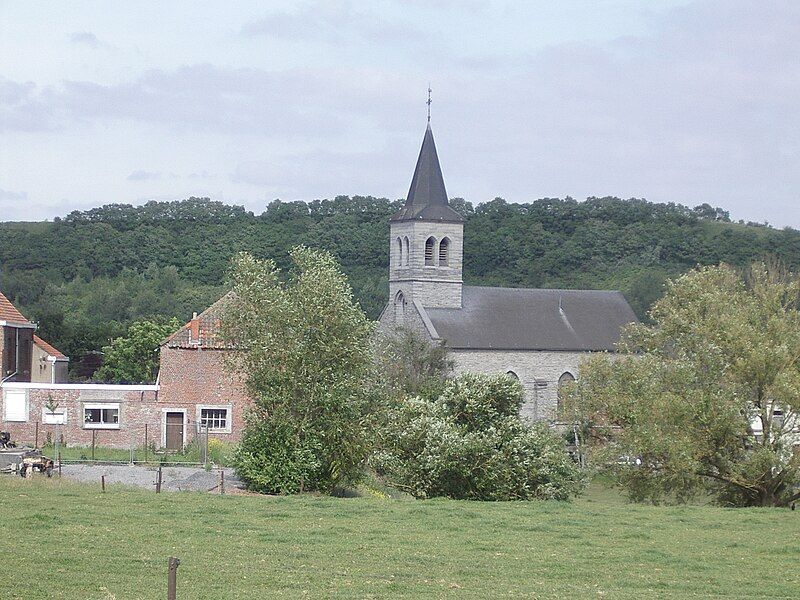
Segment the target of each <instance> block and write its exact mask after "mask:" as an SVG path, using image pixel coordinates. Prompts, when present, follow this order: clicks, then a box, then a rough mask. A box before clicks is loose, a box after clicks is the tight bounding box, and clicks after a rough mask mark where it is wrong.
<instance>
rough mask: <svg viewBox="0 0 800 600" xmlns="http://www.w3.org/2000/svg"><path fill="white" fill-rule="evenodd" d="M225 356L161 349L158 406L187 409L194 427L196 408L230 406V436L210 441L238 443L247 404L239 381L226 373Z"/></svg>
mask: <svg viewBox="0 0 800 600" xmlns="http://www.w3.org/2000/svg"><path fill="white" fill-rule="evenodd" d="M225 353H226V352H225V350H219V349H208V348H205V349H200V348H197V347H194V348H170V347H169V346H162V348H161V363H160V368H159V373H158V384H159V388H160V389H159V394H158V402H159V404H160V406H162V407H170V408H185V409H187V418H188V419H189V420H190V422H191V423H192V424H196V420H197V414H196V413H197V407H198V406H202V405H210V406H230V408H231V413H230V415H231V419H232V421H231V428H230V429H231V432H230V433H219V434H212V435H211V436H210V437H217V438H219V439H221V440H224V441H239V439H241V434H242V428H243V427H244V413H245V410H246V408H247V406H248V405H249V404H250V403H251V400H250V398H249V397H248V396H247V394H246V393H245V391H244V387H243V385H242V383H241V380H240V379H239V378H237V377H234V376H232V375H231V374H230V373H228V371H227V370H226V368H225V365H224V357H225ZM195 430H196V425H195Z"/></svg>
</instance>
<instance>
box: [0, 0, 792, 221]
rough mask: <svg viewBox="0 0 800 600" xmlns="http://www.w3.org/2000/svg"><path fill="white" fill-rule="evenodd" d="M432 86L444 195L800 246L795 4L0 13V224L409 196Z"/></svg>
mask: <svg viewBox="0 0 800 600" xmlns="http://www.w3.org/2000/svg"><path fill="white" fill-rule="evenodd" d="M212 4H213V6H212ZM429 81H430V82H431V85H432V87H433V106H432V113H433V118H432V125H433V129H434V133H435V134H436V140H437V146H438V149H439V156H440V159H441V162H442V166H443V169H444V174H445V181H446V183H447V188H448V192H449V194H450V196H451V197H452V196H461V197H464V198H466V199H468V200H470V201H472V202H475V203H477V202H482V201H486V200H489V199H491V198H493V197H495V196H502V197H504V198H506V199H507V200H509V201H513V202H526V201H530V200H533V199H536V198H540V197H546V196H550V197H552V196H559V197H563V196H566V195H571V196H573V197H575V198H579V199H583V198H585V197H586V196H590V195H594V196H602V195H616V196H622V197H630V196H636V197H644V198H647V199H649V200H652V201H657V202H670V201H672V202H680V203H683V204H688V205H691V206H694V205H696V204H700V203H703V202H708V203H710V204H712V205H715V206H723V207H725V208H727V209H729V210H730V211H731V216H732V217H733V218H735V219H745V220H753V221H765V220H766V221H769V222H770V223H772V224H773V225H775V226H786V225H789V226H793V227H800V108H799V107H800V2H797V1H796V0H783V1H771V0H752V1H749V2H745V1H740V0H717V1H715V0H708V1H706V0H702V1H696V2H689V1H685V0H684V1H678V0H648V1H647V2H642V1H635V0H627V1H625V0H574V1H566V0H565V1H564V2H551V1H550V0H541V1H531V2H519V1H512V2H501V1H491V0H462V1H458V0H450V1H448V0H416V1H399V0H398V1H388V0H384V1H373V2H368V3H367V2H347V1H341V2H340V1H329V2H307V3H300V2H272V3H270V2H263V1H261V2H232V1H226V2H216V3H211V2H205V3H199V2H147V1H142V0H137V1H136V2H114V3H111V2H105V1H98V2H79V1H72V2H35V3H34V2H22V1H19V2H11V1H7V0H0V220H34V219H44V218H52V217H54V216H56V215H64V214H66V213H68V212H69V211H71V210H75V209H85V208H89V207H93V206H98V205H100V204H105V203H110V202H129V203H142V202H145V201H147V200H149V199H177V198H185V197H188V196H192V195H194V196H210V197H211V198H214V199H218V200H223V201H225V202H228V203H235V204H243V205H245V206H246V207H247V208H249V209H251V210H254V211H256V212H261V211H262V210H263V209H264V207H265V205H266V204H267V203H268V202H269V201H270V200H272V199H274V198H281V199H284V200H293V199H305V200H311V199H314V198H321V197H332V196H335V195H337V194H372V195H379V196H388V197H392V198H397V197H402V196H405V193H406V191H407V187H408V184H409V181H410V178H411V174H412V171H413V167H414V161H415V159H416V154H417V152H418V151H419V144H420V143H421V140H422V134H423V132H424V128H425V109H426V107H425V99H426V90H427V87H428V82H429Z"/></svg>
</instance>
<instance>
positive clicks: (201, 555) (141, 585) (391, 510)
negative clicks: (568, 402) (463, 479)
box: [0, 475, 800, 600]
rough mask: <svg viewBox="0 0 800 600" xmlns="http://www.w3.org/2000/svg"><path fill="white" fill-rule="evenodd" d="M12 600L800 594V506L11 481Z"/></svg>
mask: <svg viewBox="0 0 800 600" xmlns="http://www.w3.org/2000/svg"><path fill="white" fill-rule="evenodd" d="M0 532H2V536H1V539H0V544H1V545H0V590H1V591H2V595H3V597H4V598H25V599H28V598H68V599H70V600H75V599H79V600H80V599H95V598H97V599H101V598H102V599H112V598H113V599H118V600H121V599H127V598H160V599H161V598H165V597H166V589H165V588H166V567H167V558H168V557H169V556H170V555H174V556H178V557H180V559H181V566H180V569H179V573H178V598H186V599H188V598H191V599H199V598H214V599H217V598H219V599H223V598H224V599H227V598H275V597H285V598H302V597H316V598H330V597H333V598H386V597H392V598H394V597H407V598H412V597H413V598H418V597H431V598H569V599H575V598H659V597H663V598H667V597H669V598H711V597H713V598H718V597H723V596H724V597H730V598H767V597H769V598H800V512H791V511H788V510H777V509H739V510H734V509H720V508H715V507H706V506H702V507H701V506H686V507H651V506H633V505H629V504H626V503H625V502H624V501H623V500H622V499H620V498H619V497H618V496H617V495H616V494H615V493H613V492H609V491H606V490H603V489H599V488H595V489H593V490H592V491H591V492H590V494H589V495H588V496H587V497H586V498H584V499H581V500H579V501H576V502H574V503H571V504H566V503H544V502H531V503H522V502H520V503H477V502H456V501H449V500H436V501H425V502H423V501H415V500H395V499H386V500H383V499H379V498H357V499H337V498H327V497H314V496H303V497H290V498H275V497H259V496H214V495H203V494H194V493H171V494H169V493H165V494H160V495H156V494H155V493H153V492H147V491H139V490H131V489H127V488H119V487H111V488H110V489H109V491H108V492H107V493H105V494H101V493H100V490H99V488H98V486H90V485H80V484H74V483H68V482H65V481H59V480H57V479H52V480H46V479H44V478H34V479H33V480H30V481H25V480H22V479H20V478H18V477H13V476H10V475H9V476H0Z"/></svg>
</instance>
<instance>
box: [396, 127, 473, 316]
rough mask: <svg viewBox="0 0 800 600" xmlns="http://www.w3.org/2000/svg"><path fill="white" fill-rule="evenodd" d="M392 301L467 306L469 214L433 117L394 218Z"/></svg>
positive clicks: (400, 307) (398, 305)
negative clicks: (439, 148) (460, 206)
mask: <svg viewBox="0 0 800 600" xmlns="http://www.w3.org/2000/svg"><path fill="white" fill-rule="evenodd" d="M390 238H391V239H390V253H389V256H390V260H389V302H390V303H393V304H394V305H395V306H394V310H395V315H396V318H395V321H396V322H397V321H399V320H401V317H402V312H403V305H404V304H407V303H409V302H413V301H414V300H416V301H418V302H420V303H421V304H422V306H424V307H426V308H461V286H462V278H461V264H462V259H463V248H464V219H463V217H462V216H461V215H460V214H458V213H457V212H456V211H455V210H453V209H452V208H451V207H450V204H449V202H448V200H447V191H446V190H445V187H444V178H443V177H442V169H441V167H440V166H439V157H438V155H437V154H436V144H435V143H434V141H433V131H431V125H430V122H429V123H428V127H427V129H426V130H425V137H424V138H423V139H422V148H421V149H420V151H419V158H418V159H417V166H416V168H415V169H414V177H413V178H412V180H411V187H410V188H409V190H408V197H407V198H406V202H405V204H404V205H403V208H401V209H400V210H399V211H398V212H397V213H395V214H394V215H393V216H392V218H391V220H390Z"/></svg>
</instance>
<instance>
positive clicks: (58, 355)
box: [33, 333, 67, 359]
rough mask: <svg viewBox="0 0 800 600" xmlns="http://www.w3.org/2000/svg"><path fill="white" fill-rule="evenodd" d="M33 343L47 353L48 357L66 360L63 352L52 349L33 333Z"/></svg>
mask: <svg viewBox="0 0 800 600" xmlns="http://www.w3.org/2000/svg"><path fill="white" fill-rule="evenodd" d="M33 343H34V344H36V345H37V346H39V348H41V349H42V350H44V351H45V352H47V355H48V356H53V357H55V358H61V359H66V358H67V356H66V355H65V354H64V353H63V352H61V351H60V350H58V349H57V348H54V347H53V346H51V345H50V344H48V343H47V342H45V341H44V340H43V339H42V338H40V337H39V336H38V335H36V334H35V333H34V334H33Z"/></svg>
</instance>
